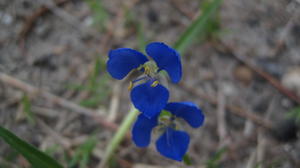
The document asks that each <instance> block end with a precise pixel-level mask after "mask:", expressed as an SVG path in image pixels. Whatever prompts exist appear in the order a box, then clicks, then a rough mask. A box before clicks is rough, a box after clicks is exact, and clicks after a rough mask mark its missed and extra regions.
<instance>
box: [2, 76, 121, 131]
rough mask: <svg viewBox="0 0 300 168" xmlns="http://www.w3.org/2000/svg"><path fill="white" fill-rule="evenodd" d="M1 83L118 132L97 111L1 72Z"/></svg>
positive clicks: (112, 124) (115, 126)
mask: <svg viewBox="0 0 300 168" xmlns="http://www.w3.org/2000/svg"><path fill="white" fill-rule="evenodd" d="M0 81H2V82H3V83H5V84H8V85H10V86H13V87H15V88H18V89H20V90H22V91H24V92H26V93H27V94H30V95H34V96H40V97H42V98H44V99H46V100H48V101H49V102H52V103H54V104H57V105H59V106H61V107H64V108H67V109H69V110H72V111H74V112H77V113H78V114H83V115H86V116H89V117H91V118H93V119H95V120H96V121H98V122H99V123H100V124H101V125H102V126H104V127H106V128H109V129H111V130H117V128H118V125H117V124H115V123H112V122H109V121H107V120H106V119H104V118H103V117H102V116H100V115H99V114H97V112H96V111H93V110H90V109H87V108H84V107H81V106H79V105H77V104H75V103H73V102H70V101H68V100H65V99H63V98H61V97H58V96H56V95H54V94H52V93H50V92H47V91H45V90H42V89H38V88H35V87H34V86H31V85H29V84H27V83H24V82H22V81H20V80H18V79H16V78H14V77H11V76H9V75H7V74H5V73H2V72H0Z"/></svg>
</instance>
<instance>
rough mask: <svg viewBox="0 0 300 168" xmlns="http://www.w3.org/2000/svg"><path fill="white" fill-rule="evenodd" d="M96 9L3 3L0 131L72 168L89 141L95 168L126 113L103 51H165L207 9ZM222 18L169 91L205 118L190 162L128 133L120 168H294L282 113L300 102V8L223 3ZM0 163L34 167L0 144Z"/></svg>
mask: <svg viewBox="0 0 300 168" xmlns="http://www.w3.org/2000/svg"><path fill="white" fill-rule="evenodd" d="M99 2H100V1H98V3H97V2H96V5H95V3H93V0H86V1H81V0H57V1H55V0H1V1H0V125H1V126H4V127H5V128H8V129H10V130H11V131H13V132H14V133H15V134H17V135H18V136H20V137H22V138H23V139H25V140H26V141H27V142H29V143H31V144H33V145H35V146H37V147H39V148H40V149H41V150H44V151H47V152H48V153H49V154H50V155H52V156H54V157H55V158H57V160H59V161H60V162H61V163H63V164H64V165H65V166H66V167H79V162H80V161H78V163H77V162H76V161H75V162H76V163H70V162H71V161H72V159H73V160H74V156H75V155H76V153H78V149H79V148H80V147H82V144H84V143H85V142H87V141H88V140H89V139H90V138H91V137H94V138H95V139H96V141H95V142H96V143H95V147H94V148H93V150H92V151H91V155H90V156H89V162H88V164H87V167H90V168H94V167H97V165H99V163H100V162H101V158H102V157H103V152H104V150H105V147H106V146H107V144H108V143H109V142H110V140H111V138H112V136H113V133H114V132H115V129H116V128H115V126H116V124H120V122H121V121H122V119H123V118H124V116H126V114H127V113H128V110H129V108H130V106H129V103H130V100H129V92H128V90H127V86H128V81H117V80H115V79H112V78H111V77H110V76H109V75H108V74H107V72H106V70H105V63H106V60H107V53H108V51H109V50H110V49H115V48H118V47H128V48H135V49H139V50H141V49H142V48H143V43H146V44H147V43H148V42H151V41H163V42H165V43H167V44H169V45H172V44H174V42H175V41H176V40H177V39H178V37H179V35H180V34H182V33H183V32H184V31H185V30H186V28H187V27H188V26H189V24H190V23H191V22H192V21H193V20H194V19H195V18H196V17H197V16H198V15H199V14H201V11H200V13H199V7H200V6H201V5H202V4H203V1H202V0H189V1H187V0H101V2H100V3H99ZM99 4H101V5H99ZM219 23H220V25H219V26H220V28H219V30H218V32H217V33H216V34H215V36H214V37H208V38H203V37H199V39H198V40H196V42H195V43H193V45H192V46H190V47H189V48H188V49H187V52H186V53H185V54H184V55H182V56H181V58H182V62H183V80H182V81H181V82H180V84H179V85H172V84H169V89H170V93H171V100H173V101H187V100H188V101H193V102H195V103H197V104H199V106H200V107H201V108H202V110H203V112H204V114H205V116H206V120H205V124H204V126H203V127H201V128H198V129H191V128H187V130H188V132H189V134H190V136H191V143H190V147H189V151H188V154H189V156H190V159H191V162H192V165H191V166H185V165H183V163H178V162H175V161H172V160H169V159H166V158H164V157H162V156H161V155H159V154H158V152H156V150H155V147H154V146H153V145H151V146H150V147H149V148H147V149H141V148H138V147H136V146H135V145H134V144H133V143H132V141H131V140H130V139H128V138H127V139H125V140H124V142H123V143H122V146H121V147H120V148H119V149H118V152H117V153H116V157H115V158H116V160H115V167H121V168H123V167H124V168H127V167H134V168H160V167H164V168H165V167H167V168H168V167H170V168H173V167H195V168H202V167H208V168H240V167H242V168H255V167H259V168H260V167H266V168H269V167H270V168H271V167H272V168H277V167H278V168H279V167H280V168H297V167H300V159H299V158H300V142H299V127H300V126H299V125H297V123H296V121H295V118H294V117H289V116H290V115H289V114H290V113H291V111H292V110H293V109H294V108H296V107H299V103H300V99H299V97H300V1H299V0H277V1H274V0H252V1H249V0H223V3H222V5H221V8H220V9H219ZM94 114H97V115H98V114H99V115H101V116H103V117H102V118H101V119H100V118H97V117H94ZM152 144H153V143H152ZM216 154H219V155H220V156H219V157H218V156H217V155H216ZM214 159H215V161H214ZM75 160H76V159H75ZM67 165H68V166H67ZM70 165H71V166H70ZM0 167H1V168H2V167H8V168H10V167H12V168H15V167H19V168H21V167H29V165H28V163H27V162H26V161H25V159H24V158H22V157H21V156H20V155H18V154H16V152H14V151H13V150H11V149H10V148H9V146H8V145H6V144H4V142H3V141H0Z"/></svg>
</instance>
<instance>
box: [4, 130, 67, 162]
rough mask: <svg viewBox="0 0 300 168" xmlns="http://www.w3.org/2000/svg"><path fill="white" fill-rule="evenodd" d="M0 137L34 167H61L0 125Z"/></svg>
mask: <svg viewBox="0 0 300 168" xmlns="http://www.w3.org/2000/svg"><path fill="white" fill-rule="evenodd" d="M0 137H1V138H3V140H4V141H5V142H6V143H7V144H9V145H10V146H11V147H12V148H14V149H15V150H16V151H18V152H19V153H20V154H22V155H23V156H24V157H25V158H26V159H27V160H28V162H30V163H31V165H32V167H34V168H63V166H61V165H60V164H59V163H57V162H56V161H55V160H54V159H52V158H51V157H49V156H48V155H46V154H45V153H43V152H41V151H39V150H38V149H37V148H35V147H34V146H32V145H30V144H28V143H27V142H25V141H23V140H22V139H20V138H18V137H17V136H16V135H14V134H13V133H12V132H10V131H9V130H7V129H5V128H3V127H1V126H0Z"/></svg>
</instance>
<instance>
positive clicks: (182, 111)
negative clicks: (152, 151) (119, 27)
mask: <svg viewBox="0 0 300 168" xmlns="http://www.w3.org/2000/svg"><path fill="white" fill-rule="evenodd" d="M146 53H147V55H148V56H149V57H150V58H147V57H146V56H145V55H144V54H142V53H141V52H138V51H136V50H133V49H130V48H119V49H115V50H111V51H110V52H109V59H108V61H107V71H108V72H109V73H110V75H111V76H112V77H114V78H116V79H119V80H121V79H123V78H124V77H125V76H127V74H129V73H130V72H131V71H132V70H137V71H140V72H141V73H142V75H141V76H140V77H138V78H137V79H135V80H133V81H131V82H130V85H129V89H130V90H131V93H130V98H131V101H132V103H133V105H134V106H135V108H137V109H138V110H139V111H140V112H141V113H140V114H139V116H138V118H137V120H136V122H135V124H134V126H133V128H132V139H133V141H134V143H135V144H136V145H137V146H139V147H147V146H148V145H149V143H150V141H151V133H152V130H153V129H154V128H157V130H158V131H159V132H160V137H159V138H158V139H157V141H156V149H157V151H158V152H160V153H161V154H162V155H163V156H165V157H168V158H170V159H173V160H177V161H182V159H183V156H184V155H185V153H186V152H187V149H188V145H189V142H190V138H189V135H188V134H187V133H186V132H184V131H181V130H179V124H178V120H180V119H183V120H184V121H186V122H187V123H188V124H189V125H190V126H191V127H193V128H197V127H200V126H201V125H202V124H203V122H204V115H203V114H202V111H201V109H200V108H199V107H197V105H195V104H194V103H192V102H169V103H168V100H169V91H168V89H167V88H166V87H164V86H163V85H161V84H160V78H159V75H160V72H161V71H163V70H164V71H166V72H167V73H168V76H169V77H170V79H171V81H172V82H173V83H178V82H179V81H180V80H181V76H182V67H181V60H180V56H179V54H178V52H177V51H176V50H174V49H172V48H171V47H169V46H167V45H166V44H164V43H161V42H152V43H150V44H148V45H147V46H146Z"/></svg>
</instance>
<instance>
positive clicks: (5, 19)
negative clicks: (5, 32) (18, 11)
mask: <svg viewBox="0 0 300 168" xmlns="http://www.w3.org/2000/svg"><path fill="white" fill-rule="evenodd" d="M0 19H1V22H2V23H3V24H5V25H10V24H11V23H12V22H13V17H12V16H11V15H9V14H7V13H0Z"/></svg>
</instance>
